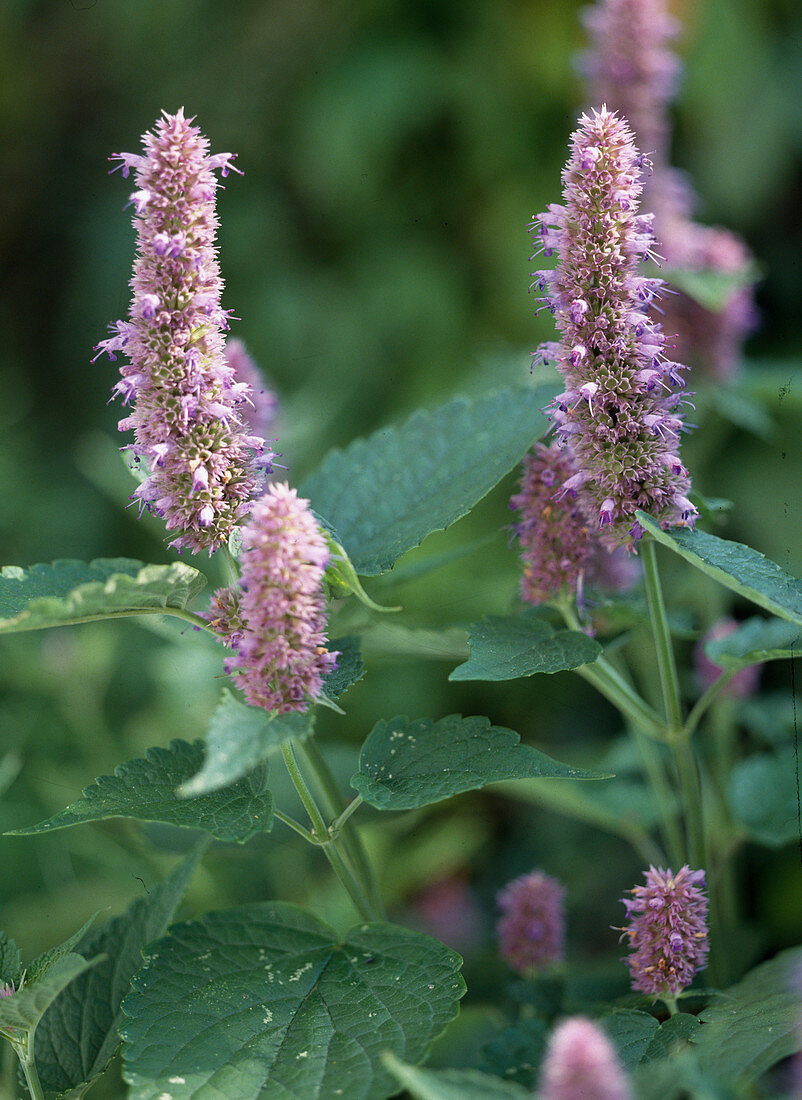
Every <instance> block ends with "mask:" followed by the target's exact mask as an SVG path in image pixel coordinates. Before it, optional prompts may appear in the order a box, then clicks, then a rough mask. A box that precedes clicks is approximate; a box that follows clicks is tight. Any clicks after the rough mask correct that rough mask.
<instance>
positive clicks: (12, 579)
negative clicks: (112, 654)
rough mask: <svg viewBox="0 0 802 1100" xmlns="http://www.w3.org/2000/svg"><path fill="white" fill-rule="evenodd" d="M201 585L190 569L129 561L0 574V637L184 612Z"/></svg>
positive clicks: (199, 576)
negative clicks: (13, 632)
mask: <svg viewBox="0 0 802 1100" xmlns="http://www.w3.org/2000/svg"><path fill="white" fill-rule="evenodd" d="M205 584H206V578H205V577H204V576H203V574H202V573H199V572H198V570H197V569H193V568H192V566H191V565H185V564H184V563H183V562H180V561H177V562H173V563H172V564H171V565H144V564H143V563H142V562H141V561H134V560H132V559H131V558H98V559H97V561H93V562H83V561H55V562H53V564H52V565H32V566H31V568H30V569H28V570H27V571H25V570H23V569H19V568H18V567H17V566H14V565H8V566H5V567H4V568H3V569H2V570H0V633H10V632H12V631H19V630H41V629H43V628H44V627H49V626H65V625H68V624H71V623H85V622H89V621H91V620H92V619H106V618H114V617H117V616H120V615H136V614H170V613H171V612H173V611H183V610H184V609H185V608H186V606H187V604H188V603H189V601H190V600H191V599H192V598H193V597H194V596H196V595H197V594H198V592H200V590H201V589H202V588H203V587H204V585H205Z"/></svg>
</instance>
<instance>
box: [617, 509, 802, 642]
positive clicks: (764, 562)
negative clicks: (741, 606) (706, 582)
mask: <svg viewBox="0 0 802 1100" xmlns="http://www.w3.org/2000/svg"><path fill="white" fill-rule="evenodd" d="M637 516H638V521H639V522H640V524H641V525H642V526H643V528H644V529H645V530H646V531H648V532H649V533H650V534H651V535H653V536H654V538H655V539H657V541H658V542H662V543H663V545H664V546H668V547H669V549H671V550H673V551H674V553H675V554H679V555H680V557H683V558H685V560H686V561H689V562H690V563H691V564H692V565H695V566H696V568H697V569H701V570H702V572H703V573H707V574H708V576H710V577H713V579H714V580H717V581H718V582H719V584H723V585H724V586H725V588H729V589H731V590H732V591H733V592H737V593H738V595H739V596H743V597H744V599H747V600H751V601H752V603H755V604H757V605H758V607H763V608H765V610H766V611H771V612H772V614H774V615H779V616H780V618H781V619H788V620H789V621H790V622H792V623H796V624H797V625H802V581H800V580H798V579H797V578H796V577H792V576H791V574H790V573H786V572H785V570H784V569H781V568H780V566H779V565H777V564H776V563H775V562H773V561H771V560H770V559H769V558H766V557H764V556H763V554H760V553H758V551H757V550H753V549H752V548H751V547H750V546H744V545H743V544H742V543H740V542H728V541H727V540H726V539H720V538H717V536H716V535H708V534H707V533H706V532H705V531H698V530H694V531H688V530H682V529H679V528H677V527H672V528H671V530H670V531H663V530H661V528H660V525H659V524H657V523H655V521H654V520H653V519H652V518H651V517H650V516H647V515H646V513H645V512H638V513H637Z"/></svg>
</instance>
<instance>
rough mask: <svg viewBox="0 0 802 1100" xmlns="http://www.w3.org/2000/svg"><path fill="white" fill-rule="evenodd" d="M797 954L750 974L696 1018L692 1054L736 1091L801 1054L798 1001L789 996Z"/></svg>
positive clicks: (801, 959)
mask: <svg viewBox="0 0 802 1100" xmlns="http://www.w3.org/2000/svg"><path fill="white" fill-rule="evenodd" d="M800 965H802V949H800V948H798V947H797V948H792V949H791V950H790V951H783V952H782V953H781V954H779V955H776V956H775V957H774V958H773V959H771V960H770V961H769V962H765V963H762V964H761V965H760V966H757V967H755V969H754V970H751V971H750V972H749V973H748V974H747V975H746V977H745V978H743V980H742V981H740V982H739V983H738V984H737V985H734V986H731V987H730V988H729V989H727V990H725V991H724V992H723V993H721V994H720V995H719V996H718V997H717V998H716V1000H715V1001H714V1003H713V1004H712V1005H711V1006H710V1007H709V1008H706V1009H705V1010H704V1012H702V1013H701V1014H700V1017H699V1018H700V1020H701V1021H702V1024H703V1026H702V1027H701V1028H700V1029H699V1032H698V1040H697V1041H696V1042H695V1043H694V1049H695V1050H696V1051H697V1052H698V1055H699V1062H700V1064H701V1065H702V1066H703V1068H705V1069H707V1070H709V1071H710V1072H711V1073H712V1074H713V1075H714V1076H716V1077H717V1078H718V1079H719V1080H721V1081H731V1082H733V1083H735V1082H737V1083H738V1085H740V1086H742V1087H743V1086H745V1085H747V1084H749V1082H750V1081H754V1080H755V1079H756V1078H757V1077H759V1076H760V1075H761V1074H762V1073H765V1072H766V1070H767V1069H770V1068H771V1067H772V1066H773V1065H775V1064H776V1063H777V1062H779V1061H780V1060H781V1059H782V1058H787V1057H788V1056H789V1055H791V1054H793V1053H795V1052H796V1051H798V1050H800V1049H801V1048H802V1032H800V1029H799V995H798V993H795V992H793V991H792V988H791V976H792V973H793V972H794V968H798V967H799V966H800Z"/></svg>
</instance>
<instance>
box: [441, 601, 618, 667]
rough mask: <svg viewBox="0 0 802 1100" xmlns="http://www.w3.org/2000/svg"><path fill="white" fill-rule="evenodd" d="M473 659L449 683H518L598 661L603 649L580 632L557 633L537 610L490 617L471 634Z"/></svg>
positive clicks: (475, 627) (471, 631)
mask: <svg viewBox="0 0 802 1100" xmlns="http://www.w3.org/2000/svg"><path fill="white" fill-rule="evenodd" d="M468 643H469V645H470V647H471V656H470V658H469V659H468V660H467V661H466V662H465V664H462V665H457V667H456V668H455V669H454V671H453V672H452V673H451V675H450V676H449V680H515V679H517V678H518V677H519V676H534V674H535V673H536V672H547V673H551V672H563V671H565V670H566V669H572V668H579V667H580V665H586V664H588V663H590V662H591V661H595V660H596V658H597V657H599V655H600V654H601V651H602V647H601V646H600V645H599V643H598V642H597V641H596V640H595V639H594V638H589V637H588V636H587V634H582V633H580V632H579V631H577V630H555V629H554V627H553V626H551V624H550V623H547V622H546V621H545V619H543V618H541V617H540V616H539V615H538V613H537V612H536V611H525V612H524V613H523V615H510V616H499V615H486V616H485V617H484V618H483V619H482V620H481V622H478V623H474V624H473V625H472V626H471V627H470V628H469V631H468Z"/></svg>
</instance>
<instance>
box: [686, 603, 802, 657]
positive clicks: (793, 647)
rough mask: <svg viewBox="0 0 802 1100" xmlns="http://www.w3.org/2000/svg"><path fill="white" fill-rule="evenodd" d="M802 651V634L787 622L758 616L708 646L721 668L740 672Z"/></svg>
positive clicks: (796, 627)
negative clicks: (749, 666) (751, 666)
mask: <svg viewBox="0 0 802 1100" xmlns="http://www.w3.org/2000/svg"><path fill="white" fill-rule="evenodd" d="M800 652H802V631H800V629H799V627H798V626H796V625H795V624H794V623H789V622H786V621H785V620H784V619H762V618H760V616H758V615H755V616H754V618H751V619H747V620H746V621H745V622H743V623H741V625H740V626H739V627H738V629H737V630H734V631H733V632H732V634H727V635H726V637H723V638H717V639H716V640H714V641H710V642H708V643H707V644H706V645H705V653H706V654H707V656H708V657H709V658H710V660H711V661H712V662H713V664H714V665H718V666H719V668H724V669H740V668H746V667H747V665H759V664H762V663H763V662H764V661H780V660H784V659H786V658H790V657H795V656H799V654H800Z"/></svg>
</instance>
